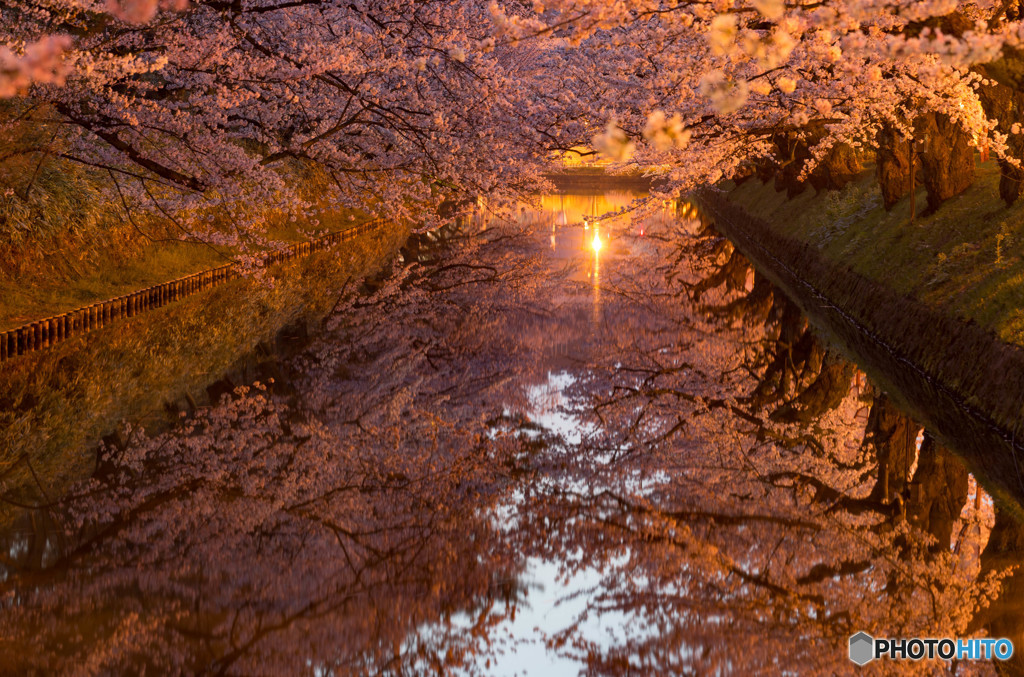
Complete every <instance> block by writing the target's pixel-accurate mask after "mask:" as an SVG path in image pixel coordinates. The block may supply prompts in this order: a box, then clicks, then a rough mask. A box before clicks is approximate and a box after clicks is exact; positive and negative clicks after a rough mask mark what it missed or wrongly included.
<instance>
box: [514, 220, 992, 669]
mask: <svg viewBox="0 0 1024 677" xmlns="http://www.w3.org/2000/svg"><path fill="white" fill-rule="evenodd" d="M668 239H669V240H671V239H672V238H668ZM680 240H681V241H682V242H683V243H684V244H683V245H681V246H680V247H679V248H678V249H677V250H676V251H674V252H666V253H665V255H664V257H663V259H664V260H668V261H673V262H674V263H673V265H671V266H668V267H665V268H663V269H662V271H661V272H662V273H664V276H665V279H666V280H667V281H668V289H667V290H665V291H667V292H668V293H664V294H662V295H661V296H660V297H658V298H659V301H658V302H657V303H655V302H654V301H653V298H654V297H653V295H652V294H650V293H649V291H650V286H649V285H650V281H649V280H643V281H641V280H638V279H637V277H638V276H637V275H636V271H635V270H632V271H630V275H628V276H624V275H622V276H619V277H618V278H616V279H609V278H607V277H606V282H605V284H606V288H608V289H615V288H616V287H617V292H618V293H614V294H613V295H612V296H613V297H614V298H618V299H629V298H638V297H641V296H643V297H644V298H645V299H647V304H648V305H647V311H648V315H647V316H646V317H644V316H639V315H637V314H636V313H633V312H630V311H629V309H626V308H621V307H619V308H607V309H606V312H607V313H614V317H615V323H616V326H617V336H618V337H619V338H620V341H619V342H618V343H617V344H616V345H615V349H614V350H613V351H610V352H609V353H608V354H605V355H601V356H600V357H598V358H597V359H595V360H592V361H591V363H590V368H591V372H592V374H593V376H592V379H591V382H590V383H589V384H588V386H587V389H586V392H584V391H580V392H578V393H576V395H577V397H579V398H580V400H581V401H587V402H589V403H590V404H589V406H590V407H591V410H592V412H593V417H594V422H595V426H597V427H599V429H600V431H601V432H600V433H598V434H596V435H594V436H593V437H592V438H591V439H590V440H588V446H589V449H588V454H585V455H579V454H577V455H576V456H575V457H574V460H575V463H572V464H570V472H569V473H568V475H567V477H565V478H563V481H562V482H560V483H558V484H557V485H556V486H553V487H552V488H551V489H550V490H549V491H547V492H545V493H544V494H543V495H542V496H535V497H534V500H533V502H532V504H531V510H530V511H529V514H530V515H531V517H532V519H533V520H534V521H533V522H532V524H531V526H532V528H533V529H540V528H542V525H543V528H545V529H546V530H548V532H549V534H550V538H549V540H548V541H547V542H546V543H545V544H544V547H543V548H542V552H543V553H544V554H545V555H546V556H548V557H553V558H559V557H567V556H568V554H569V553H578V552H583V553H585V554H584V555H583V557H576V558H575V559H573V560H571V563H570V564H568V565H567V566H568V567H570V568H573V567H578V568H581V569H582V568H586V567H593V566H597V567H599V568H600V569H601V570H602V571H603V572H604V574H605V578H604V580H603V583H604V588H603V591H602V592H601V593H600V595H599V596H598V598H597V600H596V601H595V603H594V605H593V607H592V608H591V609H590V610H589V614H599V613H609V612H617V613H622V614H625V615H626V617H627V619H628V621H627V626H626V628H627V629H624V631H623V632H622V633H620V634H619V635H618V636H616V637H615V641H613V642H612V643H611V645H610V646H608V645H607V644H606V643H604V642H600V641H594V640H591V639H589V638H587V637H586V635H585V633H584V632H583V631H582V627H583V625H584V624H585V620H586V618H585V617H583V618H581V619H580V621H579V623H578V624H576V625H573V626H572V627H569V628H567V629H566V630H565V631H564V632H563V633H561V634H560V635H559V636H557V637H555V638H553V642H554V644H556V645H558V646H563V647H571V648H569V649H567V651H570V652H572V653H574V654H575V655H577V656H578V657H579V658H580V659H581V660H583V661H585V662H586V663H587V664H588V666H589V669H590V672H593V673H595V674H634V673H651V674H653V673H661V672H666V673H667V672H672V673H698V674H705V673H715V672H729V673H734V672H735V673H751V672H754V673H760V672H767V671H773V670H776V669H786V670H791V671H793V672H799V673H801V674H802V673H825V674H831V673H833V672H836V671H840V672H841V671H844V670H845V669H846V668H847V667H848V664H847V663H846V657H845V643H846V640H847V638H848V637H849V636H850V635H851V634H853V633H854V632H856V631H858V630H867V631H868V632H875V633H876V634H878V635H881V636H915V635H920V636H945V635H951V636H956V635H960V634H964V633H966V632H967V631H968V629H969V628H974V626H972V625H971V624H972V621H974V620H975V605H982V604H984V603H985V602H986V601H987V600H990V599H993V598H996V597H997V596H998V592H999V588H998V582H997V579H996V578H993V577H992V576H991V574H994V573H995V572H996V571H997V570H998V567H996V566H985V565H983V561H984V558H980V557H979V555H980V553H981V551H982V549H983V548H984V547H985V545H986V541H987V539H988V530H989V527H990V519H991V509H990V508H989V509H987V510H986V508H985V504H984V500H983V499H982V498H981V497H979V496H978V495H977V494H975V497H976V498H977V500H974V501H970V502H969V501H968V488H969V487H968V474H967V472H966V470H965V469H964V467H963V465H962V464H961V463H960V462H959V460H958V459H957V458H956V457H955V456H954V455H952V454H951V453H950V452H949V451H948V450H945V449H943V448H942V447H941V446H940V445H938V443H937V442H936V441H935V440H934V439H932V438H931V437H930V436H927V435H926V436H925V437H924V441H923V443H922V448H921V451H920V454H918V453H917V438H918V432H919V429H920V428H919V426H916V425H914V424H913V422H912V421H910V420H909V419H907V418H906V417H905V416H903V415H902V414H901V413H900V412H899V411H898V410H897V409H896V408H895V407H894V406H893V405H892V403H891V402H889V401H888V399H887V398H886V397H885V396H884V395H881V394H876V393H873V392H872V390H871V389H870V388H863V387H862V379H861V378H860V375H858V374H856V370H855V368H854V367H853V365H851V364H849V363H848V362H847V361H845V360H843V359H842V357H841V356H839V355H838V354H836V353H834V352H833V351H831V350H829V349H826V348H824V347H823V346H822V345H821V344H820V343H819V342H818V340H817V339H816V338H815V337H814V335H813V333H812V332H811V331H810V329H809V327H808V325H807V322H806V320H805V319H804V318H802V317H801V315H800V313H799V311H798V310H797V309H796V308H795V307H794V306H793V305H792V304H791V303H790V302H788V301H787V300H786V299H785V298H784V297H783V296H781V295H779V294H777V293H776V292H775V291H773V290H772V288H771V286H770V285H769V284H768V283H767V281H765V280H764V279H763V278H761V277H760V276H759V275H758V274H757V273H756V272H755V271H753V269H752V268H751V267H750V265H749V263H748V262H747V261H746V260H745V259H744V258H743V257H742V255H741V254H739V253H738V252H736V251H735V250H734V249H733V248H732V246H731V245H730V244H728V243H727V242H726V241H724V240H722V239H721V238H720V237H719V236H717V234H714V233H713V232H710V231H708V230H703V231H702V232H698V234H697V236H696V237H695V238H694V237H681V238H680ZM644 289H646V290H647V292H648V293H646V294H645V293H644V291H643V290H644ZM680 299H683V300H684V302H680ZM652 318H656V319H652ZM672 336H675V337H677V339H676V340H675V341H672V340H671V337H672ZM709 337H712V338H709ZM624 339H625V340H624ZM723 340H724V341H726V342H731V344H732V349H731V350H727V349H723V347H722V342H723ZM855 377H857V378H855ZM594 393H601V395H600V396H599V397H596V398H595V397H594ZM581 407H582V409H583V410H586V408H587V405H581ZM971 491H972V492H976V491H977V488H976V487H975V488H972V489H971ZM531 531H532V530H531V529H527V530H526V532H525V533H526V534H527V535H526V536H524V538H525V539H526V540H527V541H529V535H528V534H530V533H531ZM593 544H599V546H598V547H594V546H593ZM986 552H989V551H988V550H986ZM616 557H618V558H619V559H617V558H616ZM1003 563H1004V564H1005V559H1004V561H1003ZM1004 594H1005V591H1004ZM794 647H799V648H798V649H795V648H794ZM907 667H908V669H913V668H915V667H917V668H918V669H921V670H922V671H925V672H928V671H932V670H934V669H935V665H917V666H910V665H908V666H907ZM875 669H882V670H883V671H884V669H885V667H884V666H882V667H881V668H880V667H879V666H875Z"/></svg>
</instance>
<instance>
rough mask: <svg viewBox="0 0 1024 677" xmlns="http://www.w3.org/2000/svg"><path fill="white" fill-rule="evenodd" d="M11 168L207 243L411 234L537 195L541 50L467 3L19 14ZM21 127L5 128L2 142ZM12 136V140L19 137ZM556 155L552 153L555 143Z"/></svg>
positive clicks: (9, 85)
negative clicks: (37, 165)
mask: <svg viewBox="0 0 1024 677" xmlns="http://www.w3.org/2000/svg"><path fill="white" fill-rule="evenodd" d="M0 11H2V17H3V28H2V29H0V31H2V32H0V44H4V45H6V46H5V47H4V48H3V49H4V51H2V52H0V67H2V68H3V71H2V72H3V73H5V74H6V75H4V76H3V77H4V79H3V80H0V88H2V94H3V95H4V96H11V95H13V94H18V95H19V96H17V97H16V98H14V99H11V100H10V101H9V102H8V108H9V109H10V110H9V113H8V114H7V121H6V124H7V125H8V126H9V127H12V128H13V129H15V130H16V131H17V130H22V129H23V127H24V125H26V124H29V123H32V124H34V125H37V126H39V125H41V126H43V127H44V128H45V130H46V132H47V133H44V134H41V135H40V137H41V138H42V139H43V140H44V142H42V143H40V144H38V145H33V146H30V147H28V148H24V149H20V150H19V152H20V153H22V154H32V155H34V156H36V157H42V158H43V159H45V160H46V161H47V162H56V163H72V164H75V165H78V166H81V167H84V168H86V169H88V170H89V171H92V172H94V173H95V174H97V175H99V176H101V177H102V178H103V179H104V181H105V182H106V184H107V185H108V186H109V189H110V196H111V200H112V201H115V202H117V203H121V204H123V206H124V208H125V209H126V210H128V211H129V214H130V216H134V215H140V216H146V217H148V218H152V219H156V220H158V221H162V222H166V223H168V224H170V227H171V228H172V229H180V230H183V231H185V232H187V233H190V234H198V235H201V236H203V237H204V238H206V239H208V240H210V241H213V242H218V241H223V242H227V243H232V244H240V243H241V244H245V243H247V242H250V241H251V240H253V239H254V238H255V240H257V241H258V240H259V239H260V238H261V232H262V228H263V225H264V224H263V223H262V222H263V221H265V220H266V219H267V218H269V216H271V215H273V214H274V213H277V214H284V215H291V216H292V217H297V216H302V217H306V220H308V221H310V222H311V224H312V227H313V228H314V229H315V228H316V226H317V225H318V224H317V219H318V218H322V213H326V214H330V213H331V212H333V211H334V210H337V209H338V208H339V207H349V208H355V209H360V210H362V211H364V212H366V213H369V214H388V215H389V216H392V217H395V218H409V217H415V218H416V220H417V223H422V224H424V225H426V224H429V223H431V222H435V223H436V222H437V220H438V219H439V218H440V219H444V218H447V217H448V216H450V215H451V214H452V213H454V212H455V211H457V210H458V209H459V208H460V207H459V205H462V204H464V203H465V202H466V201H467V200H471V199H479V198H484V199H488V198H492V199H490V203H491V204H492V205H498V204H500V203H501V200H502V199H503V198H504V197H506V196H508V195H514V194H516V193H517V192H521V191H523V190H525V189H527V188H529V187H531V186H534V185H536V183H537V180H538V171H539V169H540V167H541V161H542V160H543V152H544V149H545V145H546V143H547V140H549V139H550V137H551V118H550V117H549V116H548V114H547V113H548V111H547V110H546V108H545V107H544V106H543V105H542V97H541V96H540V94H539V92H542V91H546V90H547V89H548V88H550V86H551V84H550V83H551V81H552V80H553V79H554V78H555V77H556V76H555V75H554V74H551V75H549V76H545V75H544V69H539V68H538V67H537V66H538V60H539V59H540V58H541V56H542V54H543V53H544V47H543V45H541V46H540V47H539V48H538V47H537V46H535V45H519V46H516V45H508V44H496V43H495V41H494V40H493V39H492V38H491V37H490V36H489V34H488V31H487V27H488V26H489V21H488V15H487V13H486V11H485V10H484V9H483V8H481V7H480V6H479V4H478V3H473V2H463V1H461V0H432V1H431V2H425V3H416V4H413V5H410V4H409V3H404V2H393V1H390V0H383V1H378V0H374V1H372V2H359V3H342V4H339V3H333V2H321V1H312V0H310V1H302V2H269V1H268V2H263V1H257V2H248V1H247V2H219V1H204V0H201V1H199V2H193V3H189V4H187V5H186V4H182V3H179V2H161V3H157V2H156V0H131V1H125V2H113V1H112V2H110V3H101V2H89V1H86V0H80V1H73V0H18V1H17V2H12V3H6V4H5V6H4V8H3V9H2V10H0ZM18 125H21V127H18ZM23 135H24V134H23ZM555 145H557V144H555Z"/></svg>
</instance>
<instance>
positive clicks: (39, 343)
mask: <svg viewBox="0 0 1024 677" xmlns="http://www.w3.org/2000/svg"><path fill="white" fill-rule="evenodd" d="M385 223H387V222H386V221H385V220H384V219H373V220H372V221H367V222H366V223H361V224H359V225H358V226H355V227H353V228H349V229H347V230H342V231H338V232H335V233H329V234H328V235H324V236H323V237H320V238H317V239H315V240H310V241H309V242H300V243H299V244H295V245H292V246H290V247H288V248H287V249H283V250H281V251H276V252H271V253H269V254H266V255H265V256H264V257H263V265H265V266H269V265H273V264H275V263H281V262H284V261H290V260H292V259H297V258H301V257H303V256H309V255H310V254H313V253H315V252H320V251H324V250H325V249H329V248H331V247H333V246H334V245H336V244H338V243H340V242H345V241H347V240H351V239H353V238H356V237H358V236H359V235H363V234H364V233H368V232H370V231H373V230H377V229H378V228H380V227H382V226H384V225H385ZM239 276H240V272H239V266H238V264H237V263H228V264H226V265H223V266H219V267H217V268H211V269H210V270H204V271H202V272H199V273H195V274H193V275H187V276H185V277H181V278H178V279H177V280H171V281H170V282H164V283H161V284H158V285H156V286H153V287H148V288H146V289H142V290H139V291H136V292H133V293H131V294H128V295H126V296H119V297H117V298H116V299H109V300H107V301H101V302H99V303H94V304H92V305H91V306H85V307H83V308H77V309H75V310H72V311H70V312H67V313H64V314H62V315H57V316H55V317H48V318H46V319H44V320H37V321H36V322H30V323H29V324H26V325H23V326H21V327H18V328H17V329H11V330H9V331H5V332H0V362H4V361H6V360H10V359H13V358H15V357H17V356H18V355H24V354H25V353H31V352H34V351H37V350H45V349H46V348H49V347H50V346H53V345H56V344H58V343H60V342H61V341H66V340H68V339H70V338H73V337H75V336H78V335H80V334H84V333H86V332H89V331H92V330H94V329H100V328H101V327H104V326H106V325H108V324H111V323H112V322H116V321H117V320H119V319H121V318H124V317H135V316H136V315H140V314H142V313H145V312H147V311H149V310H153V309H155V308H160V307H162V306H166V305H167V304H169V303H174V302H175V301H180V300H181V299H184V298H186V297H189V296H192V295H193V294H198V293H199V292H202V291H206V290H207V289H211V288H213V287H216V286H218V285H221V284H224V283H226V282H228V281H230V280H234V279H236V278H238V277H239Z"/></svg>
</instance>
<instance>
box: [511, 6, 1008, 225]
mask: <svg viewBox="0 0 1024 677" xmlns="http://www.w3.org/2000/svg"><path fill="white" fill-rule="evenodd" d="M491 7H492V12H493V13H494V15H495V25H496V29H497V31H498V33H499V34H500V35H503V36H505V38H506V39H508V40H510V41H518V40H529V39H531V38H532V37H533V36H558V37H559V38H560V39H562V40H564V44H565V45H566V46H565V48H564V49H565V51H566V53H567V54H568V57H567V58H568V59H570V60H571V61H573V62H575V63H576V64H578V68H577V71H573V73H572V75H573V77H577V78H578V82H579V85H578V86H577V87H575V88H574V89H576V91H577V93H578V94H582V95H583V96H584V97H587V100H586V101H581V102H580V111H579V113H580V115H584V114H586V113H589V115H590V122H591V125H592V129H595V128H597V127H601V126H606V129H604V130H600V131H599V130H596V129H595V132H596V135H595V137H594V146H595V147H596V148H597V149H599V150H601V151H602V152H603V153H604V154H606V155H608V156H610V157H612V158H614V159H616V160H619V161H625V160H627V159H629V158H631V157H632V158H633V159H634V160H635V161H636V162H637V163H638V164H640V165H641V166H646V167H659V166H660V167H662V168H664V171H665V172H666V173H667V174H668V175H669V176H671V177H672V178H673V180H674V185H676V186H681V187H684V188H686V187H692V186H696V185H700V184H702V183H705V182H708V181H711V182H714V181H717V180H719V179H720V178H722V177H731V176H734V175H737V174H738V173H739V174H742V173H744V172H747V171H749V167H750V165H751V164H758V163H762V162H768V163H769V164H772V165H774V166H775V167H776V168H781V169H779V171H781V172H783V173H785V172H786V171H787V169H786V168H787V167H788V168H789V169H790V170H791V171H792V177H791V180H794V181H795V180H798V179H804V178H807V177H808V176H809V175H812V171H813V170H814V167H815V165H817V164H819V163H822V161H825V162H824V164H825V165H826V167H825V169H824V176H821V181H822V185H824V186H826V187H828V186H835V185H836V184H837V182H838V183H839V184H841V182H842V181H843V180H848V176H849V175H850V174H852V173H854V172H855V170H856V169H857V168H858V165H857V161H858V160H857V156H858V154H862V152H863V151H864V150H869V149H870V150H873V149H875V148H881V150H885V149H886V148H887V147H888V146H887V145H886V144H885V143H884V142H882V141H880V140H879V135H880V134H889V135H890V136H891V137H892V138H893V139H894V143H895V142H898V144H903V145H904V146H905V145H907V144H909V140H910V139H912V138H916V139H918V140H926V143H927V144H932V145H931V146H930V147H929V148H928V149H927V152H926V153H925V154H924V156H925V158H930V157H934V158H935V160H934V161H935V162H936V163H947V164H948V163H949V161H950V159H951V158H952V161H953V162H954V163H956V162H961V161H960V158H961V157H965V158H966V160H965V161H963V162H962V164H964V165H965V166H964V167H962V168H961V169H959V170H958V171H957V172H954V174H956V175H955V176H952V177H940V178H936V179H935V185H934V186H933V185H931V184H929V186H928V188H929V195H930V202H931V203H933V205H932V206H933V207H934V206H937V205H938V204H939V203H941V201H942V200H943V199H946V198H948V197H949V196H950V195H951V194H954V193H955V192H959V191H960V190H963V187H964V186H965V185H969V183H970V180H971V176H972V174H971V171H972V170H971V168H970V166H969V165H972V164H973V160H972V159H971V153H972V152H973V149H974V148H975V147H984V148H988V149H990V150H991V151H993V152H994V153H996V154H997V155H999V156H1001V157H1004V158H1005V162H1006V163H1007V167H1017V166H1019V160H1020V158H1019V157H1018V156H1017V154H1016V153H1015V151H1013V150H1012V147H1014V146H1013V144H1014V142H1013V138H1015V135H1018V134H1019V132H1020V124H1019V121H1018V120H1017V119H1016V117H1015V114H1013V113H1012V112H1011V111H1012V108H1007V107H1006V106H1005V105H1003V106H1002V110H1001V111H1000V110H998V109H999V106H1000V105H1002V104H999V103H998V101H1004V100H1005V99H1006V98H1007V97H1006V95H1004V94H998V95H993V92H1002V91H1004V90H1008V91H1011V92H1012V91H1016V90H1017V89H1018V88H1019V82H1020V79H1019V78H1018V77H1017V76H1016V75H1014V74H1015V73H1016V72H1017V70H1018V62H1019V57H1018V54H1019V51H1018V50H1019V46H1020V40H1021V24H1020V21H1019V19H1020V17H1019V16H1018V15H1017V10H1016V8H1015V7H1012V6H1009V5H1006V4H1005V3H996V2H983V3H961V2H954V1H946V0H942V1H936V2H909V1H908V2H895V3H885V4H884V5H883V4H879V3H875V2H865V1H862V0H848V1H843V2H829V3H824V4H821V3H811V4H806V3H793V2H784V1H783V0H752V1H748V0H736V1H733V0H723V1H722V2H715V3H705V2H685V1H683V2H671V3H668V2H661V1H659V0H650V1H642V2H637V3H617V2H605V1H603V0H564V1H562V0H557V1H555V2H547V3H535V4H534V7H533V11H521V12H519V13H513V12H508V11H506V10H505V9H503V8H502V7H500V6H498V5H496V4H492V6H491ZM595 81H600V83H595ZM588 95H589V96H588ZM993 96H995V100H994V99H993ZM1000 97H1002V98H1000ZM997 100H998V101H997ZM893 135H895V136H893ZM957 135H959V137H958V136H957ZM960 138H962V139H963V140H962V141H961V140H957V139H960ZM943 139H946V140H952V141H943ZM944 143H951V144H952V146H953V147H952V148H950V147H946V146H943V145H942V144H944ZM889 145H890V146H891V144H889ZM904 152H905V151H904ZM830 164H831V165H838V167H839V168H841V169H839V170H838V176H829V174H835V173H836V172H837V168H836V167H833V168H832V169H829V167H828V165H830ZM906 164H907V163H904V166H903V167H902V169H901V170H900V176H901V177H902V176H905V175H907V174H908V172H909V167H908V166H906ZM918 166H920V164H919V165H918ZM940 173H941V172H940V171H939V169H938V168H936V169H935V170H934V171H931V170H929V168H928V167H926V168H925V174H926V177H929V176H935V177H939V176H940ZM812 176H813V175H812ZM897 180H899V179H897ZM1018 182H1019V181H1018ZM904 192H905V189H904Z"/></svg>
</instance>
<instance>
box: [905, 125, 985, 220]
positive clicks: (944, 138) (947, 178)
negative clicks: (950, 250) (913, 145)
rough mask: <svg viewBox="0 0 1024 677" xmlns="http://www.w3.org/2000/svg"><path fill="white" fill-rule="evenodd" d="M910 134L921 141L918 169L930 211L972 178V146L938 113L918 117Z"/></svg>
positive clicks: (962, 133)
mask: <svg viewBox="0 0 1024 677" xmlns="http://www.w3.org/2000/svg"><path fill="white" fill-rule="evenodd" d="M914 136H915V138H917V139H919V140H921V141H922V143H923V150H922V152H921V169H922V170H923V172H924V186H925V188H926V189H927V191H928V211H927V213H929V214H931V213H934V212H935V210H937V209H938V208H939V207H941V206H942V203H943V202H945V201H946V200H948V199H949V198H951V197H953V196H954V195H959V194H960V193H962V192H964V191H965V190H967V189H968V188H969V187H970V185H971V184H972V183H973V182H974V148H973V146H971V137H970V136H968V135H967V133H966V132H964V131H963V130H962V129H960V127H959V126H958V125H956V124H955V123H953V122H952V121H951V120H950V118H949V116H948V115H945V114H942V113H928V114H927V115H922V116H921V117H919V118H918V119H917V120H916V121H915V123H914Z"/></svg>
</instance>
